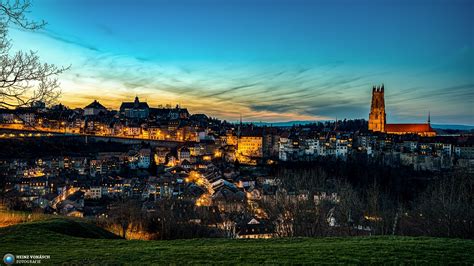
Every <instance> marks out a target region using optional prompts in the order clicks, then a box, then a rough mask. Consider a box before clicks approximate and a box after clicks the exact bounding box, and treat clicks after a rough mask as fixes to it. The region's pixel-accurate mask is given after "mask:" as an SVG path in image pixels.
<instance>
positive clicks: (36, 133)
mask: <svg viewBox="0 0 474 266" xmlns="http://www.w3.org/2000/svg"><path fill="white" fill-rule="evenodd" d="M42 137H73V138H81V139H84V141H85V142H86V143H88V142H98V141H104V142H109V141H110V142H116V143H122V144H129V145H134V144H141V143H146V144H149V145H151V146H153V147H168V148H175V147H177V146H180V145H182V144H184V143H185V141H175V140H156V139H146V138H138V137H123V136H120V137H119V136H107V135H104V136H101V135H93V134H83V133H64V132H60V131H57V130H56V131H54V130H42V129H33V128H27V127H18V126H14V127H13V126H11V125H6V124H0V139H2V138H6V139H8V138H11V139H15V138H42ZM188 143H189V141H188Z"/></svg>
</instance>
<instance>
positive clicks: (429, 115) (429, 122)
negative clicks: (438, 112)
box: [428, 111, 431, 125]
mask: <svg viewBox="0 0 474 266" xmlns="http://www.w3.org/2000/svg"><path fill="white" fill-rule="evenodd" d="M429 124H431V112H430V111H428V125H429Z"/></svg>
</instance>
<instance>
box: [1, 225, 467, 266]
mask: <svg viewBox="0 0 474 266" xmlns="http://www.w3.org/2000/svg"><path fill="white" fill-rule="evenodd" d="M0 250H1V251H2V252H3V253H4V254H5V253H12V254H14V255H25V254H42V255H50V259H49V260H43V261H42V263H43V264H48V265H59V264H75V265H87V264H94V265H106V264H132V265H138V264H147V265H148V264H176V265H182V264H210V263H214V264H292V263H293V264H294V263H298V264H397V265H398V264H426V265H430V264H436V265H438V264H449V263H456V264H470V265H472V264H474V253H473V252H469V250H471V251H472V250H474V240H461V239H442V238H427V237H393V236H377V237H346V238H291V239H289V238H284V239H269V240H236V239H190V240H169V241H139V240H124V239H120V238H119V237H117V236H115V235H113V234H111V233H109V232H107V231H105V230H103V229H101V228H98V227H96V226H95V225H93V224H91V223H87V222H83V221H82V220H78V219H74V220H71V219H60V218H57V219H51V220H46V221H39V222H32V223H24V224H18V225H14V226H10V227H6V228H0Z"/></svg>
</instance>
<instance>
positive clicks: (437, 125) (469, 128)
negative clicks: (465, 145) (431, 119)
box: [431, 124, 474, 130]
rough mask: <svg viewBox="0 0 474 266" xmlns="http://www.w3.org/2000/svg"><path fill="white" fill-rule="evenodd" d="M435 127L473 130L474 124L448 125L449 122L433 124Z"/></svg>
mask: <svg viewBox="0 0 474 266" xmlns="http://www.w3.org/2000/svg"><path fill="white" fill-rule="evenodd" d="M431 127H432V128H435V129H454V130H473V129H474V126H469V125H448V124H431Z"/></svg>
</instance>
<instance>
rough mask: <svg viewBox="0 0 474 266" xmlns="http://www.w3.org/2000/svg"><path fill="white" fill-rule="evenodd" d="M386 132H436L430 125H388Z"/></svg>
mask: <svg viewBox="0 0 474 266" xmlns="http://www.w3.org/2000/svg"><path fill="white" fill-rule="evenodd" d="M385 131H386V132H388V133H392V132H393V133H395V132H406V133H421V132H434V130H433V128H431V125H430V124H386V125H385Z"/></svg>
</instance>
